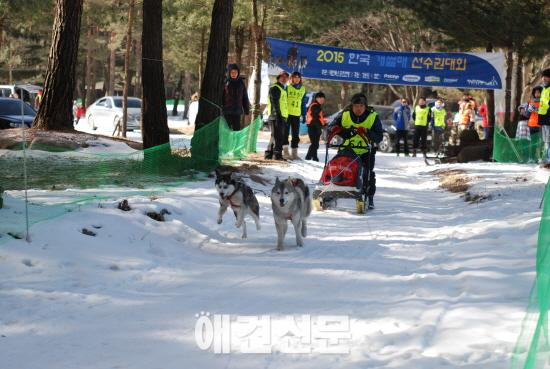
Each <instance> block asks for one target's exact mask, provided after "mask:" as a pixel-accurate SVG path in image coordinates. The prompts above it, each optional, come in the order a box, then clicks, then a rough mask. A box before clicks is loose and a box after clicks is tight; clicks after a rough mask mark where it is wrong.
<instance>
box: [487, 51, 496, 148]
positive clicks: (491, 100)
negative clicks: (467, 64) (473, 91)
mask: <svg viewBox="0 0 550 369" xmlns="http://www.w3.org/2000/svg"><path fill="white" fill-rule="evenodd" d="M485 51H487V52H488V53H492V52H493V45H492V44H491V43H489V44H488V45H487V48H486V49H485ZM485 98H486V99H487V122H488V124H489V127H492V128H491V130H492V129H494V127H495V90H486V92H485ZM489 139H490V140H492V139H493V134H492V132H491V134H490V135H489Z"/></svg>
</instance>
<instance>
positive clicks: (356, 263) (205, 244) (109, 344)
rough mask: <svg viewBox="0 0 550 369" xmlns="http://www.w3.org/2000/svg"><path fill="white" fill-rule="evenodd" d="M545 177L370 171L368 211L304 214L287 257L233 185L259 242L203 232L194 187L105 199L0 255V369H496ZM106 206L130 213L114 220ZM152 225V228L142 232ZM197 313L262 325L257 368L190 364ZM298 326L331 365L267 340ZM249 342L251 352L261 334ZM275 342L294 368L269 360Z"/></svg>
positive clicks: (527, 170) (209, 224)
mask: <svg viewBox="0 0 550 369" xmlns="http://www.w3.org/2000/svg"><path fill="white" fill-rule="evenodd" d="M264 144H265V143H264ZM300 153H301V156H302V157H303V155H304V154H305V151H304V150H302V149H301V151H300ZM321 168H322V166H321V164H318V163H311V162H304V161H299V162H293V163H291V164H289V165H281V166H268V167H264V168H262V174H260V175H261V176H262V177H264V178H266V179H267V180H269V181H270V182H271V183H273V181H274V179H275V176H277V175H278V176H282V177H285V176H288V175H299V176H301V177H302V178H304V179H305V181H306V182H307V183H309V184H310V185H312V184H313V183H314V182H315V181H316V180H317V179H318V178H319V176H320V172H321ZM442 168H443V169H463V170H465V171H466V172H467V174H468V175H469V176H470V177H471V181H472V187H471V188H470V190H469V191H470V193H472V194H481V195H486V196H490V199H488V200H486V201H482V202H480V203H467V202H465V201H464V200H463V198H461V197H460V194H456V193H451V192H447V191H445V190H442V189H440V188H438V178H437V177H436V176H434V175H433V174H431V173H430V172H431V171H432V170H434V169H442ZM546 177H547V176H546V175H545V174H544V173H541V172H539V171H538V169H536V168H535V167H534V166H529V165H500V164H495V163H475V164H463V165H460V164H455V165H441V166H431V167H426V166H425V165H424V163H423V162H422V160H420V159H415V158H403V157H401V158H395V157H394V156H392V155H384V154H378V156H377V178H378V192H377V195H376V198H375V202H376V207H377V208H376V209H375V210H374V211H373V212H371V213H369V214H367V215H357V214H355V213H354V209H353V208H354V206H353V203H348V204H346V203H345V201H343V202H341V206H342V208H340V209H337V210H329V211H325V212H315V211H314V212H313V214H312V216H311V218H310V222H309V227H308V228H309V229H308V231H309V236H308V238H307V239H306V243H305V246H304V247H303V248H297V247H296V246H295V244H294V241H293V239H294V233H293V230H292V229H289V232H288V234H287V238H286V243H285V247H286V249H285V250H284V251H282V252H278V251H276V250H275V242H276V233H275V227H274V225H273V219H272V216H271V204H270V201H269V198H268V197H267V194H268V193H269V191H270V187H271V185H270V184H268V185H261V184H259V183H258V182H254V181H252V180H250V179H247V182H248V183H249V184H250V185H251V186H252V187H253V188H254V189H255V190H256V192H257V197H258V200H259V202H260V208H261V209H260V214H261V224H262V230H261V231H256V229H255V228H254V227H253V225H252V222H251V220H250V219H249V220H248V224H249V229H248V236H249V238H248V239H247V240H241V239H240V230H237V229H236V228H235V227H234V220H233V216H232V214H230V213H229V212H228V213H227V214H226V215H225V217H224V222H223V223H222V224H221V225H217V224H216V211H217V208H218V202H217V194H216V192H215V190H214V186H213V179H212V178H209V179H207V180H204V181H198V182H193V183H188V184H186V185H184V186H181V187H179V188H176V189H174V190H173V191H170V192H167V193H164V194H161V195H159V196H157V197H153V198H151V197H146V196H140V195H132V193H124V191H122V192H121V193H120V194H119V196H118V197H116V198H115V199H113V200H109V201H102V202H101V207H98V203H97V202H96V203H91V204H89V205H85V206H82V207H80V208H79V209H78V210H77V211H73V212H71V213H68V214H66V215H65V216H62V217H58V218H55V219H52V220H50V221H46V222H42V223H39V224H36V225H34V226H33V227H32V228H31V237H32V242H31V243H26V242H24V241H22V240H11V241H8V242H5V243H3V244H1V245H0V311H2V314H1V315H0V358H2V359H1V364H0V367H2V368H20V369H34V368H40V369H48V368H52V369H59V368H82V369H85V368H86V369H87V368H90V369H92V368H94V369H96V368H144V369H154V368H159V369H160V368H162V369H171V368H174V369H176V368H177V369H181V368H209V369H216V368H238V369H248V368H250V369H253V368H254V369H256V368H270V369H275V368H285V369H290V368H293V369H294V368H296V369H297V368H350V369H351V368H361V369H364V368H403V369H405V368H406V369H430V368H468V369H474V368H475V369H481V368H483V369H486V368H492V369H498V368H502V369H504V368H507V366H508V360H509V355H510V352H511V350H512V348H513V344H514V342H515V340H516V338H517V335H518V334H519V328H520V325H521V321H522V319H523V317H524V313H525V308H526V306H527V298H528V295H529V289H530V287H531V284H532V281H533V278H534V263H535V250H536V235H537V230H538V225H539V220H540V210H539V202H540V199H541V196H542V193H543V190H544V183H545V180H546ZM48 196H56V194H55V192H45V193H44V197H46V198H47V197H48ZM19 198H20V194H16V193H10V194H8V195H7V202H8V205H9V206H8V209H3V210H0V218H2V217H3V216H5V215H6V214H8V213H9V212H10V211H11V212H13V211H14V210H19V209H20V207H21V201H20V200H19ZM123 198H128V199H129V203H130V206H132V208H133V210H131V211H129V212H123V211H120V210H118V209H116V204H117V203H118V201H120V200H121V199H123ZM163 208H165V209H167V210H169V211H170V213H171V214H170V215H167V216H166V218H167V220H166V221H165V222H156V221H154V220H152V219H150V218H148V217H147V216H146V215H145V212H147V211H151V210H154V211H159V210H160V209H163ZM83 228H86V229H88V230H91V231H93V232H95V233H96V236H95V237H92V236H88V235H84V234H82V233H81V230H82V229H83ZM201 312H205V313H206V312H208V313H210V314H211V316H210V317H211V318H212V319H213V316H214V315H218V314H229V315H230V319H232V321H233V322H236V319H241V323H242V321H243V320H245V318H244V317H246V316H248V317H251V316H255V317H258V318H259V317H261V316H265V315H268V316H270V318H271V322H272V325H271V326H272V332H270V333H271V336H272V337H271V339H272V341H271V345H270V346H269V345H268V346H269V349H270V350H271V351H272V352H271V353H264V354H249V353H243V351H244V350H243V347H244V346H245V345H244V343H243V342H244V341H246V338H244V341H240V342H234V341H232V345H233V344H234V343H235V346H234V347H233V346H231V351H232V353H231V354H217V353H215V352H214V349H213V348H210V349H208V350H201V349H200V348H199V347H198V345H197V343H196V341H195V325H196V322H197V315H199V316H200V313H201ZM304 314H305V315H308V316H310V318H311V322H312V324H313V323H314V322H316V323H317V326H316V327H317V328H319V327H323V326H322V319H323V317H327V316H337V317H338V318H339V319H340V320H341V321H342V319H343V321H344V322H345V321H346V320H347V319H349V328H346V329H345V332H344V333H345V334H344V336H343V337H344V338H343V339H342V340H341V341H339V342H338V346H339V347H340V348H342V347H343V348H344V349H345V350H349V353H344V354H326V353H323V352H322V351H323V349H322V347H323V344H324V343H327V341H326V340H323V339H322V337H321V334H320V333H319V331H320V330H321V329H318V330H317V331H314V333H313V334H312V338H311V343H307V340H305V338H304V337H307V335H306V334H304V332H305V331H306V329H301V330H300V329H294V336H293V335H292V334H290V335H284V333H285V332H283V333H281V332H279V331H280V329H281V327H283V328H285V327H286V326H285V325H284V324H283V323H281V322H282V321H283V320H284V319H286V318H287V317H293V318H295V319H296V320H297V321H298V323H300V322H301V323H303V322H304V320H301V319H302V315H304ZM239 317H240V318H239ZM249 320H250V318H249ZM248 323H250V321H249V322H248ZM298 323H297V325H298V326H300V324H298ZM235 326H237V325H236V323H235ZM231 327H233V325H232V326H231ZM243 327H245V326H241V328H243ZM246 327H248V328H250V324H249V325H248V326H246ZM254 327H256V328H258V327H260V325H259V324H256V325H255V326H254ZM254 327H253V328H254ZM302 327H303V326H302ZM217 328H219V327H217ZM325 328H327V329H326V330H330V327H325ZM333 328H334V327H333ZM243 329H244V328H243ZM285 329H286V328H285ZM326 330H325V331H326ZM336 330H337V329H336ZM253 331H254V329H250V330H249V332H248V333H250V334H251V335H250V336H249V337H250V338H251V340H252V339H253V340H254V344H257V343H258V342H261V341H262V340H261V337H260V335H261V334H262V333H259V328H258V329H257V330H256V331H254V332H253ZM216 332H217V331H216ZM277 332H279V333H281V334H279V335H277V334H276V333H277ZM296 332H298V333H296ZM233 333H234V332H232V334H233ZM264 333H265V331H264ZM325 333H326V332H325ZM329 333H330V332H329ZM327 334H328V333H327ZM331 334H335V333H334V332H333V333H331ZM336 334H337V333H336ZM283 335H284V339H287V340H289V341H283V338H282V337H281V336H283ZM268 336H269V334H268ZM299 336H304V337H302V344H298V343H297V341H294V340H297V339H299ZM331 337H333V336H331ZM241 339H243V338H242V337H241ZM282 342H291V343H290V345H289V347H290V348H298V347H300V348H301V349H304V347H305V350H306V351H309V352H310V353H308V354H291V353H287V352H286V351H288V347H287V348H286V349H285V347H284V345H283V344H282ZM304 342H306V344H305V345H304ZM333 343H334V342H333ZM264 347H265V346H264Z"/></svg>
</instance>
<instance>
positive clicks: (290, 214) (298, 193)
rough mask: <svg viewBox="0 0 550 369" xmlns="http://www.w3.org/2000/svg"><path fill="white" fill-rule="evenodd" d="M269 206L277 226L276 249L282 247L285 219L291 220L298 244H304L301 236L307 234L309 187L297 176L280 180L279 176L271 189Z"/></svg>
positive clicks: (309, 205)
mask: <svg viewBox="0 0 550 369" xmlns="http://www.w3.org/2000/svg"><path fill="white" fill-rule="evenodd" d="M271 206H272V208H273V217H274V218H275V228H277V250H282V249H283V241H284V239H285V235H286V231H287V220H290V221H291V222H292V225H293V226H294V232H295V233H296V243H297V244H298V246H303V245H304V240H303V238H302V237H306V236H307V224H306V221H307V217H308V216H309V215H310V214H311V196H310V193H309V188H308V187H307V186H306V184H305V183H304V181H302V180H301V179H299V178H288V179H286V180H284V181H280V180H279V177H277V180H276V181H275V185H274V186H273V189H272V190H271Z"/></svg>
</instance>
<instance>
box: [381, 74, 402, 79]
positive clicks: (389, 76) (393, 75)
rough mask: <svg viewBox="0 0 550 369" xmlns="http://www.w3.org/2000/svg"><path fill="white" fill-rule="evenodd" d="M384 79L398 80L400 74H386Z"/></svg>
mask: <svg viewBox="0 0 550 369" xmlns="http://www.w3.org/2000/svg"><path fill="white" fill-rule="evenodd" d="M384 79H391V80H397V79H399V75H398V74H384Z"/></svg>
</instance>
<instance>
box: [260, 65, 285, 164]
mask: <svg viewBox="0 0 550 369" xmlns="http://www.w3.org/2000/svg"><path fill="white" fill-rule="evenodd" d="M288 76H289V74H288V73H287V72H285V71H283V72H281V73H279V75H278V76H277V83H275V84H274V85H273V86H271V88H270V89H269V102H268V110H269V119H268V122H269V127H270V128H271V138H270V139H269V143H268V144H267V150H266V151H265V155H264V157H265V158H266V159H275V160H283V143H284V141H285V133H286V120H287V118H288V104H287V94H286V82H287V81H288Z"/></svg>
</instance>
